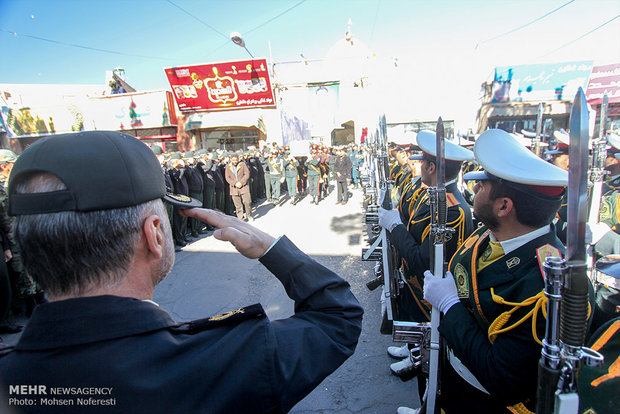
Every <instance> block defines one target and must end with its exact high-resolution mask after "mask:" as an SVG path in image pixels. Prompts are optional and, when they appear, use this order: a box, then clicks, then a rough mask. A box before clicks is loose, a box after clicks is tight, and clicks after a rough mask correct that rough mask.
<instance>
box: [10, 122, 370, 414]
mask: <svg viewBox="0 0 620 414" xmlns="http://www.w3.org/2000/svg"><path fill="white" fill-rule="evenodd" d="M92 171H96V172H97V174H91V172H92ZM9 196H10V197H9V204H10V206H9V213H10V214H12V215H16V216H17V239H18V244H19V245H20V247H21V248H22V252H23V257H24V264H25V266H26V269H27V271H28V273H29V274H31V275H32V277H33V278H34V279H35V280H37V281H38V282H39V283H41V285H42V286H43V287H44V288H45V290H46V293H47V294H48V295H49V299H50V302H49V303H46V304H43V305H40V306H39V307H37V308H36V309H35V311H34V313H33V315H32V318H31V319H30V321H29V323H28V325H27V326H26V328H25V329H24V332H23V334H22V336H21V338H20V339H19V341H18V343H17V345H16V346H15V347H14V348H12V347H8V348H3V349H2V350H0V382H1V383H2V385H1V386H2V387H3V389H2V394H3V395H5V396H6V395H9V394H10V393H11V391H10V390H11V389H13V388H20V387H28V386H30V387H35V386H36V387H43V388H38V389H44V390H50V389H52V388H60V387H66V388H63V389H65V390H69V389H71V390H77V391H76V392H75V393H71V394H65V395H63V396H62V397H63V398H62V402H63V406H62V408H61V409H60V408H59V407H57V406H56V405H57V404H44V403H38V404H34V405H21V404H20V406H19V407H16V409H19V410H20V412H24V413H26V414H30V413H44V414H45V413H58V412H62V413H70V414H71V413H84V412H89V411H90V410H91V409H92V410H94V411H96V412H105V413H206V412H208V413H214V414H218V413H222V414H225V413H276V412H278V413H280V412H288V411H290V410H291V408H292V407H293V406H294V405H295V404H296V403H297V402H298V401H300V400H301V399H302V398H304V397H305V396H306V395H307V394H308V393H309V392H310V391H312V390H313V389H314V388H315V387H316V386H317V385H318V384H319V383H320V382H321V381H323V379H325V378H326V377H327V376H328V375H329V374H331V373H332V372H333V371H334V370H335V369H336V368H338V367H339V366H340V365H341V364H342V363H343V362H344V361H345V360H346V359H347V358H348V357H349V356H351V355H352V354H353V351H354V350H355V347H356V345H357V341H358V338H359V335H360V332H361V328H362V314H363V311H362V307H361V306H360V304H359V303H358V301H357V300H356V299H355V297H354V296H353V294H352V293H351V290H350V286H349V284H348V283H347V282H346V281H344V280H343V279H342V278H340V277H339V276H338V275H336V274H335V273H334V272H332V271H330V270H329V269H327V268H325V267H323V266H322V265H320V264H319V263H317V262H316V261H314V260H313V259H311V258H310V257H308V256H307V255H305V254H304V253H303V252H301V251H300V250H299V249H298V248H297V247H295V245H294V244H293V243H292V242H291V241H290V240H289V239H287V238H286V237H285V236H282V237H281V238H279V239H277V240H276V239H274V238H273V237H271V236H269V235H268V234H266V233H263V232H262V231H260V230H258V229H256V228H254V227H252V226H251V225H249V224H247V223H244V222H243V221H241V220H239V219H237V218H235V217H231V216H226V215H224V214H222V213H219V212H216V211H213V210H207V209H202V208H193V207H195V206H197V205H198V204H199V202H197V201H196V200H192V199H191V198H189V197H184V196H177V195H174V194H167V193H166V189H165V186H164V179H163V176H162V174H161V168H160V166H159V163H158V162H157V159H156V158H155V155H154V154H153V153H152V152H151V150H150V149H149V148H148V147H147V146H146V145H145V144H144V143H142V142H140V141H139V140H137V139H135V138H134V137H132V136H130V135H126V134H121V133H117V132H110V131H89V132H80V133H76V134H62V135H55V136H52V137H48V138H45V139H43V140H40V141H37V142H35V143H34V144H32V145H31V146H29V147H28V148H27V149H26V150H25V151H24V153H23V154H22V156H21V157H20V159H19V161H18V162H17V163H16V165H15V169H14V173H13V176H12V178H11V184H10V186H9ZM162 199H163V201H166V202H171V203H175V204H176V205H177V206H178V207H179V208H180V209H182V211H183V214H184V215H185V216H190V217H193V218H198V219H200V220H202V221H203V222H208V223H210V224H212V225H214V226H216V227H217V228H218V230H217V231H216V232H215V234H214V235H215V237H216V238H218V239H220V240H224V241H230V242H231V243H232V244H233V245H234V246H235V247H236V248H237V250H238V251H239V252H240V253H241V254H243V255H244V256H246V257H248V258H250V259H259V261H260V262H261V263H262V264H263V265H264V266H265V267H266V268H267V269H269V270H270V271H271V272H272V273H273V274H274V275H275V276H276V277H277V278H278V279H279V280H280V281H281V282H282V284H283V286H284V289H285V291H286V293H287V295H288V296H289V297H290V298H291V299H292V300H293V301H294V302H295V314H294V315H293V316H291V317H289V318H286V319H281V320H278V321H274V322H273V323H272V322H271V321H270V320H269V319H268V318H267V317H266V316H265V311H264V310H263V309H262V307H261V305H259V304H256V305H252V306H248V307H245V308H242V309H237V310H234V311H231V312H227V313H226V314H223V315H217V316H212V317H209V318H205V319H200V320H195V321H191V322H175V321H174V320H173V319H172V317H171V316H170V315H169V314H168V312H166V311H165V310H164V309H162V308H161V307H159V306H158V305H157V304H155V303H154V302H153V301H152V297H153V290H154V289H155V286H156V285H157V283H158V282H159V281H161V280H162V279H163V278H164V277H165V276H166V275H167V274H168V272H169V271H170V269H171V267H172V265H173V263H174V248H173V240H172V235H171V231H170V227H169V226H168V220H167V218H166V210H165V208H164V206H163V203H162ZM41 240H46V241H47V242H46V243H41ZM205 268H206V266H205ZM24 384H26V385H24ZM35 384H36V385H35ZM81 391H84V392H81ZM97 391H106V393H105V394H104V395H101V394H98V393H97ZM52 394H55V393H52ZM85 394H88V395H85ZM31 397H34V396H32V395H31ZM37 397H38V395H37ZM41 397H50V400H53V397H57V395H41ZM90 397H92V398H90ZM102 397H105V398H102ZM80 400H86V401H87V402H88V403H90V404H89V405H88V406H85V405H84V404H83V403H80ZM36 401H37V402H38V401H39V400H38V398H37V399H36ZM93 401H94V403H93ZM9 402H10V400H9ZM93 404H97V406H96V407H95V406H93ZM104 404H105V406H102V405H104ZM12 408H13V407H12Z"/></svg>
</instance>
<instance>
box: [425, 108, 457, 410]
mask: <svg viewBox="0 0 620 414" xmlns="http://www.w3.org/2000/svg"><path fill="white" fill-rule="evenodd" d="M435 137H436V141H435V142H436V143H435V150H436V155H435V167H436V169H437V183H436V186H435V187H430V188H429V189H428V197H429V204H430V207H431V232H430V234H431V240H432V241H433V245H432V247H431V249H432V250H431V264H432V271H433V274H434V275H435V276H436V277H441V278H443V277H444V276H445V263H444V246H445V242H446V240H447V236H448V234H449V233H450V231H451V230H452V229H447V228H446V221H447V216H448V213H447V210H448V207H447V202H446V187H445V181H446V157H445V142H444V128H443V120H442V119H441V117H439V119H438V120H437V127H436V128H435ZM439 319H440V312H439V309H437V308H436V307H435V306H433V308H432V310H431V334H430V361H429V378H428V386H427V390H426V412H427V413H429V414H433V413H434V412H435V404H436V399H437V395H439V394H440V393H441V387H440V385H439V374H440V368H441V367H440V365H441V360H442V358H441V346H440V337H439Z"/></svg>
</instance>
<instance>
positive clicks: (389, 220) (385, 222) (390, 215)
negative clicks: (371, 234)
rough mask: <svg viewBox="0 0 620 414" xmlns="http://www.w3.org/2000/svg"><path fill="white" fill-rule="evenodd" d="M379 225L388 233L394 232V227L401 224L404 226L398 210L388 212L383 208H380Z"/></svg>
mask: <svg viewBox="0 0 620 414" xmlns="http://www.w3.org/2000/svg"><path fill="white" fill-rule="evenodd" d="M378 213H379V225H380V226H381V227H383V228H384V229H386V230H387V231H392V230H394V227H396V226H398V225H399V224H403V222H402V221H400V213H399V212H398V210H386V209H384V208H383V207H379V210H378Z"/></svg>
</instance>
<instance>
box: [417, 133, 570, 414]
mask: <svg viewBox="0 0 620 414" xmlns="http://www.w3.org/2000/svg"><path fill="white" fill-rule="evenodd" d="M474 153H475V155H476V159H477V161H478V163H479V164H480V165H481V166H482V168H483V169H484V171H480V172H474V173H469V174H467V175H466V176H465V177H464V178H465V179H469V180H477V184H476V186H475V187H474V190H475V192H476V195H475V198H474V215H475V216H476V217H477V218H478V220H480V222H482V224H483V226H482V227H479V228H478V229H477V230H476V231H475V232H474V233H472V234H471V236H469V238H468V239H467V240H466V241H465V243H463V244H462V245H461V247H460V248H459V249H458V250H457V252H456V253H455V254H454V256H453V257H452V259H451V260H450V263H449V266H448V267H449V272H448V273H447V275H446V277H445V278H444V279H441V278H438V277H435V276H433V275H432V274H431V273H430V272H426V273H425V275H426V277H425V279H424V298H425V299H426V300H427V301H428V302H430V303H431V304H432V305H433V306H435V307H436V308H437V309H439V310H440V311H441V312H442V313H443V315H444V316H443V318H442V320H441V323H440V325H439V332H440V334H441V335H442V337H443V339H444V341H445V343H446V344H447V352H446V353H447V356H448V362H446V363H445V364H443V366H442V368H441V372H440V376H439V378H440V384H441V394H440V395H439V396H438V401H437V405H438V407H440V408H441V410H442V411H443V412H445V413H446V414H452V413H463V412H472V413H474V412H475V413H502V412H506V413H508V412H513V413H522V412H523V413H525V412H527V411H525V409H528V410H530V411H533V410H534V407H535V398H536V386H537V380H536V378H537V372H538V361H539V359H540V355H541V343H542V342H541V339H542V338H543V337H544V335H545V317H544V315H543V312H542V310H541V309H542V308H543V307H544V303H545V301H546V299H545V296H544V279H543V274H542V265H543V262H544V261H545V258H546V257H547V256H559V255H561V254H562V252H563V250H564V246H563V245H562V243H561V242H560V240H559V239H558V238H557V236H556V233H555V231H554V229H553V226H552V225H551V223H552V220H553V218H554V217H555V214H556V213H557V211H558V209H559V207H560V204H561V203H562V197H563V195H564V191H565V187H566V185H567V183H568V173H567V172H566V171H564V170H562V169H560V168H558V167H556V166H554V165H552V164H549V163H547V162H545V161H544V160H542V159H541V158H538V157H537V156H536V155H534V154H533V153H532V152H531V151H529V150H528V149H527V148H525V147H524V146H523V145H521V144H519V143H518V142H517V141H516V140H515V139H514V138H513V137H511V136H510V135H509V134H508V133H507V132H504V131H502V130H497V129H492V130H487V131H485V132H484V133H483V134H481V135H480V137H479V138H478V140H477V141H476V144H475V146H474Z"/></svg>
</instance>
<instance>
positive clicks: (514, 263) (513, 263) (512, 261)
mask: <svg viewBox="0 0 620 414" xmlns="http://www.w3.org/2000/svg"><path fill="white" fill-rule="evenodd" d="M519 263H521V259H519V258H518V257H516V256H515V257H511V258H510V259H508V260H506V266H508V269H512V268H513V267H515V266H517V265H518V264H519Z"/></svg>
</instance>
